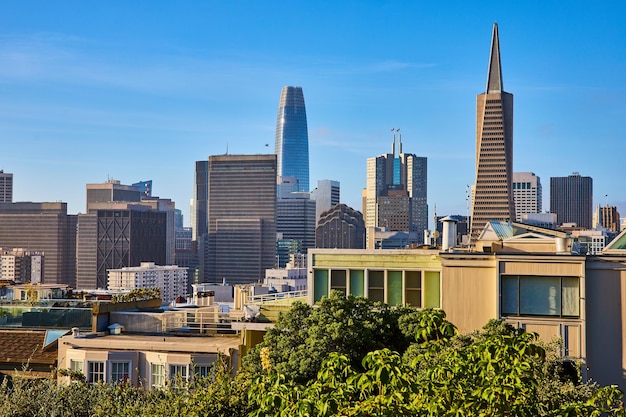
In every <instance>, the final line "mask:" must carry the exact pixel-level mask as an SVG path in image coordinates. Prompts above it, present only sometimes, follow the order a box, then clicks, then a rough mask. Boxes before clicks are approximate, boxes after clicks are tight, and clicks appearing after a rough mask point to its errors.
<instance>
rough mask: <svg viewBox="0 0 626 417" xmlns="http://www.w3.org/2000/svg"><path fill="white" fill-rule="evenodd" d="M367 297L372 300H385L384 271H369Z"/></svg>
mask: <svg viewBox="0 0 626 417" xmlns="http://www.w3.org/2000/svg"><path fill="white" fill-rule="evenodd" d="M368 279H369V284H368V286H367V298H369V299H370V300H372V301H382V302H384V301H385V271H369V276H368Z"/></svg>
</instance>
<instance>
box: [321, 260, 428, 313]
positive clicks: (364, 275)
mask: <svg viewBox="0 0 626 417" xmlns="http://www.w3.org/2000/svg"><path fill="white" fill-rule="evenodd" d="M314 280H315V283H314V285H315V287H314V288H315V290H314V298H315V301H319V300H320V299H321V298H322V297H325V296H328V295H329V293H330V291H332V290H336V291H340V292H342V293H343V294H344V295H353V296H363V297H367V298H369V299H370V300H372V301H380V302H384V303H387V304H390V305H410V306H413V307H418V308H421V307H439V305H440V301H439V291H440V290H439V288H440V283H439V272H437V271H418V270H369V269H365V270H363V269H349V270H346V269H333V270H330V271H329V270H327V269H316V270H315V272H314Z"/></svg>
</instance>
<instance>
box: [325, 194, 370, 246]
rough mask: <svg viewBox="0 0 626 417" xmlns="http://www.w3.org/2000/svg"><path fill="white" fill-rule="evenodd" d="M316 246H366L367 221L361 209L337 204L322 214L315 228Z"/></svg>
mask: <svg viewBox="0 0 626 417" xmlns="http://www.w3.org/2000/svg"><path fill="white" fill-rule="evenodd" d="M315 247H316V248H341V249H364V248H365V223H364V222H363V215H362V214H361V212H360V211H357V210H354V209H353V208H351V207H348V206H347V205H345V204H336V205H335V206H333V207H332V208H330V209H329V210H326V211H324V212H323V213H322V215H321V216H320V219H319V221H318V223H317V228H316V229H315Z"/></svg>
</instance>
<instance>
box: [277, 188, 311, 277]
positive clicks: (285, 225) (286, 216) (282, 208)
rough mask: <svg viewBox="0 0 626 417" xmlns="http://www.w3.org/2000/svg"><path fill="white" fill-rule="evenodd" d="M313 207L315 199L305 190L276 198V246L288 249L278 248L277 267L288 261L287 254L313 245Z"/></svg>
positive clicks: (303, 252) (303, 251)
mask: <svg viewBox="0 0 626 417" xmlns="http://www.w3.org/2000/svg"><path fill="white" fill-rule="evenodd" d="M279 178H282V177H279ZM279 190H280V188H279ZM315 207H316V205H315V201H314V200H311V198H310V194H309V193H305V192H292V193H283V194H282V195H281V196H280V197H279V198H278V199H277V200H276V233H277V234H278V241H279V242H277V248H278V249H281V248H289V249H290V251H289V252H287V253H285V252H284V251H283V250H279V252H280V253H279V258H278V262H277V264H278V265H277V266H278V267H279V268H282V267H284V266H285V265H286V264H287V262H289V259H290V257H289V256H288V255H292V254H296V253H301V254H306V253H307V251H308V250H309V249H311V248H314V247H315ZM281 241H283V242H281ZM284 241H288V243H286V242H284ZM295 242H299V243H298V244H296V243H295ZM294 250H295V252H293V251H294Z"/></svg>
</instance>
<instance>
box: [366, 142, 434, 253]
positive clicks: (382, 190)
mask: <svg viewBox="0 0 626 417" xmlns="http://www.w3.org/2000/svg"><path fill="white" fill-rule="evenodd" d="M398 147H399V153H397V154H396V136H395V134H394V136H393V144H392V146H391V153H388V154H382V155H379V156H376V157H374V158H368V160H367V187H366V198H365V208H364V209H365V213H364V214H365V216H364V217H365V219H364V220H365V226H366V228H367V229H368V233H369V230H370V228H376V227H381V228H385V229H386V230H388V231H403V232H407V233H409V235H411V236H413V237H412V238H410V240H411V242H410V243H423V240H424V230H426V229H428V204H427V201H426V195H427V159H426V158H425V157H418V156H416V155H414V154H407V153H404V152H403V151H402V136H399V138H398ZM368 241H369V239H368Z"/></svg>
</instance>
